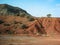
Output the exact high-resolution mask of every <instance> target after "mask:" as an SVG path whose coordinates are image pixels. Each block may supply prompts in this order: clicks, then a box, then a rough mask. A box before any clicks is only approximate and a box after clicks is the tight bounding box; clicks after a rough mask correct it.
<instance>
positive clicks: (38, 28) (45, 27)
mask: <svg viewBox="0 0 60 45" xmlns="http://www.w3.org/2000/svg"><path fill="white" fill-rule="evenodd" d="M0 20H3V21H4V23H2V24H0V33H1V32H2V34H8V33H6V32H5V31H6V30H10V31H12V33H13V34H27V35H42V34H45V35H59V34H60V18H37V19H35V21H32V22H29V21H27V19H26V18H21V17H16V16H15V17H14V16H7V17H4V16H0ZM15 20H16V21H17V22H19V23H17V24H14V21H15ZM20 22H23V23H24V24H26V25H27V26H28V28H26V29H22V28H20V25H21V24H20ZM5 23H9V24H10V26H4V24H5Z"/></svg>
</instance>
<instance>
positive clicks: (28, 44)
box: [0, 35, 60, 45]
mask: <svg viewBox="0 0 60 45" xmlns="http://www.w3.org/2000/svg"><path fill="white" fill-rule="evenodd" d="M0 45H60V37H59V36H58V37H54V36H52V37H31V36H13V35H11V36H10V35H5V36H3V35H0Z"/></svg>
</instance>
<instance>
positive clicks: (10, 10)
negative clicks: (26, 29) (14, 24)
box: [0, 4, 31, 16]
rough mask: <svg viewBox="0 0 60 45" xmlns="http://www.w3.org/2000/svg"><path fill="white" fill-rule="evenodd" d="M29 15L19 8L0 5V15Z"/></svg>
mask: <svg viewBox="0 0 60 45" xmlns="http://www.w3.org/2000/svg"><path fill="white" fill-rule="evenodd" d="M23 14H24V15H29V16H31V15H30V14H29V13H27V12H26V11H25V10H23V9H21V8H19V7H14V6H11V5H8V4H0V15H15V16H16V15H17V16H20V15H23Z"/></svg>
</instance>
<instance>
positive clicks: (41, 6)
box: [0, 0, 60, 17]
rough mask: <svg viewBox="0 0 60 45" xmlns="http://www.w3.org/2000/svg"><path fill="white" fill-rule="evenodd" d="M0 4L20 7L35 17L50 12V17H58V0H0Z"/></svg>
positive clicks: (59, 2)
mask: <svg viewBox="0 0 60 45" xmlns="http://www.w3.org/2000/svg"><path fill="white" fill-rule="evenodd" d="M0 4H9V5H12V6H16V7H20V8H22V9H24V10H26V11H27V12H28V13H30V14H31V15H33V16H36V17H43V16H46V15H47V14H52V17H60V1H59V0H0Z"/></svg>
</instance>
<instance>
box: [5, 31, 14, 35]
mask: <svg viewBox="0 0 60 45" xmlns="http://www.w3.org/2000/svg"><path fill="white" fill-rule="evenodd" d="M5 33H8V34H13V33H14V32H13V31H11V30H6V31H5Z"/></svg>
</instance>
